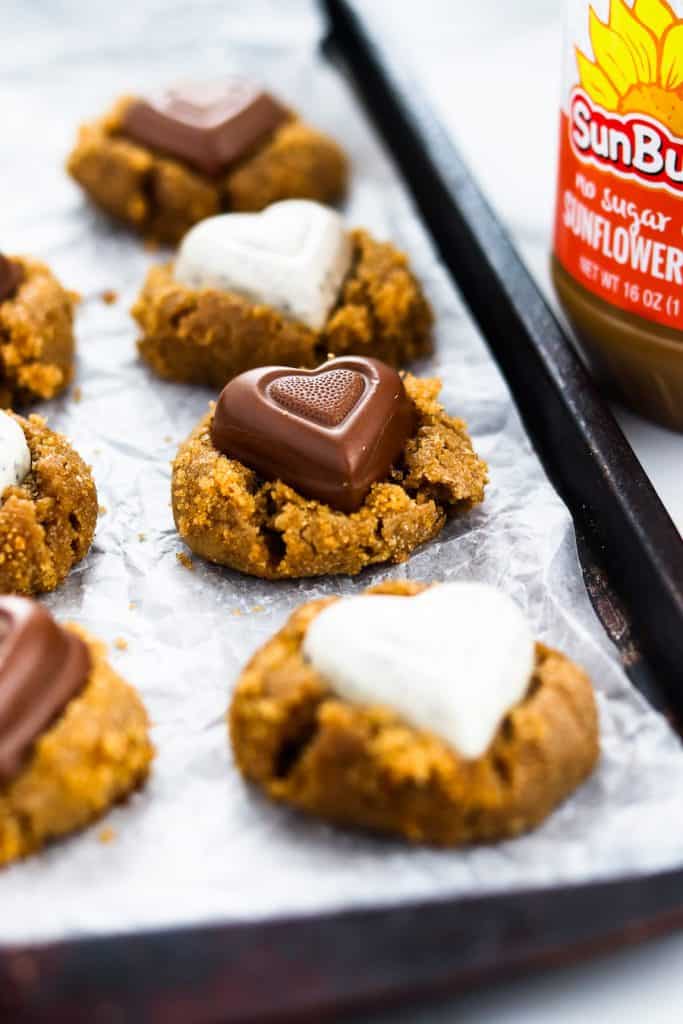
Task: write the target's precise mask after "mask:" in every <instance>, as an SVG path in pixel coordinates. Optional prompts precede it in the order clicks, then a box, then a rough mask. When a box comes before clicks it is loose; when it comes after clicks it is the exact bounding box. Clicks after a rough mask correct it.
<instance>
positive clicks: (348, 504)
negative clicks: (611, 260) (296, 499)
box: [211, 356, 416, 512]
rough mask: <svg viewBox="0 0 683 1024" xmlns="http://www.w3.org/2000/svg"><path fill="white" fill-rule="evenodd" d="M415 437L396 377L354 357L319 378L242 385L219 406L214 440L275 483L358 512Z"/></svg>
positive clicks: (294, 375) (255, 376) (269, 372)
mask: <svg viewBox="0 0 683 1024" xmlns="http://www.w3.org/2000/svg"><path fill="white" fill-rule="evenodd" d="M415 429H416V412H415V407H414V406H413V404H412V402H411V401H410V399H409V398H408V395H407V394H406V391H405V388H404V386H403V381H402V380H401V378H400V377H399V375H398V374H397V373H396V371H395V370H393V369H392V368H391V367H390V366H387V365H386V364H385V363H382V362H380V361H379V360H378V359H363V358H354V357H351V356H349V357H344V358H342V359H333V360H332V361H331V362H329V363H326V364H325V365H324V366H321V367H319V368H318V369H317V370H292V369H290V368H289V367H284V366H268V367H262V368H260V369H257V370H249V371H248V372H247V373H242V374H240V375H239V376H238V377H235V378H234V379H233V380H231V381H230V383H229V384H227V385H226V387H225V388H224V389H223V391H222V393H221V396H220V398H219V399H218V404H217V405H216V411H215V413H214V417H213V422H212V424H211V440H212V441H213V444H214V446H215V447H216V448H217V449H218V450H219V451H221V452H223V453H224V454H225V455H227V456H229V457H230V458H233V459H238V460H239V461H240V462H243V463H244V464H245V465H247V466H249V467H250V468H251V469H253V470H255V471H256V472H257V473H259V474H260V475H261V476H263V477H265V478H266V479H267V480H283V481H284V482H285V483H287V484H289V485H290V486H291V487H293V488H294V489H295V490H297V491H299V492H300V493H301V494H304V495H306V496H307V497H309V498H315V499H317V500H318V501H322V502H325V503H326V504H328V505H331V506H332V507H333V508H337V509H340V510H341V511H343V512H354V511H355V510H356V509H358V508H359V506H360V505H361V504H362V502H363V499H364V498H365V496H366V495H367V493H368V491H369V490H370V487H371V486H372V484H373V483H375V481H377V480H382V479H384V478H385V477H386V476H387V474H388V473H389V470H390V468H391V466H392V464H393V463H394V462H395V461H396V459H397V458H398V457H399V456H400V454H401V452H402V451H403V448H404V447H405V443H406V441H407V440H408V438H409V437H411V436H412V434H413V433H414V432H415Z"/></svg>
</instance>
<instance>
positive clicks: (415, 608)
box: [303, 582, 535, 758]
mask: <svg viewBox="0 0 683 1024" xmlns="http://www.w3.org/2000/svg"><path fill="white" fill-rule="evenodd" d="M303 650H304V654H305V655H306V657H307V658H308V660H309V661H310V662H311V664H312V665H313V666H314V668H316V669H317V671H318V672H320V674H321V675H322V676H323V678H324V679H326V680H327V682H329V684H330V686H331V688H332V689H333V690H334V692H335V693H336V694H338V695H339V696H340V697H343V698H344V699H346V700H348V701H351V702H352V703H357V704H365V705H374V704H379V705H386V706H388V707H391V708H393V709H394V710H395V711H397V712H398V713H399V714H400V715H402V717H403V718H405V720H406V721H407V722H410V723H411V724H412V725H414V726H415V727H417V728H418V729H428V730H429V731H430V732H433V733H435V734H436V735H437V736H441V737H442V738H443V739H444V740H445V741H446V742H447V743H448V744H450V746H452V747H453V748H454V749H455V750H457V751H458V753H460V754H461V755H462V756H463V757H466V758H476V757H480V756H481V755H482V754H484V753H485V752H486V750H487V748H488V746H489V744H490V743H491V741H492V739H493V738H494V736H495V734H496V730H497V729H498V727H499V725H500V723H501V721H502V720H503V718H504V717H505V715H506V713H507V712H508V711H509V710H510V708H511V707H512V706H513V705H514V704H516V703H517V702H518V701H520V700H521V699H522V698H523V697H524V695H525V693H526V691H527V689H528V686H529V681H530V679H531V674H532V672H533V669H534V662H535V643H534V635H533V633H532V631H531V627H530V625H529V623H528V622H527V620H526V618H525V616H524V614H523V613H522V611H521V609H520V608H519V607H518V606H517V605H516V604H515V602H514V601H513V600H512V599H511V598H509V597H508V596H507V595H506V594H504V593H503V592H502V591H500V590H497V589H496V588H495V587H491V586H488V585H487V584H484V583H470V582H458V583H444V584H441V585H440V586H436V587H431V588H430V589H429V590H425V591H424V592H423V593H422V594H419V595H418V596H417V597H392V596H387V595H382V594H366V595H360V596H358V597H350V598H343V599H341V600H339V601H335V602H334V604H331V605H329V606H328V607H327V608H325V609H323V611H322V612H321V613H320V614H319V615H318V616H317V617H316V618H315V619H314V620H313V622H312V623H311V625H310V627H309V629H308V632H307V634H306V637H305V640H304V647H303Z"/></svg>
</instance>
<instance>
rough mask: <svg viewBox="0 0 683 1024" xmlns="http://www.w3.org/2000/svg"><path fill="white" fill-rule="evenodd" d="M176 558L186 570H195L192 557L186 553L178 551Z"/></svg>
mask: <svg viewBox="0 0 683 1024" xmlns="http://www.w3.org/2000/svg"><path fill="white" fill-rule="evenodd" d="M176 558H177V559H178V561H179V562H180V564H181V565H182V566H184V567H185V568H186V569H190V570H192V569H194V562H193V561H192V559H191V558H190V556H189V555H188V554H186V553H185V552H184V551H178V552H177V554H176Z"/></svg>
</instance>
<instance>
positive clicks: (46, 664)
mask: <svg viewBox="0 0 683 1024" xmlns="http://www.w3.org/2000/svg"><path fill="white" fill-rule="evenodd" d="M0 626H1V627H2V629H1V639H0V866H4V865H7V864H9V863H11V862H12V861H15V860H19V859H20V858H22V857H26V856H28V855H29V854H31V853H35V852H36V851H37V850H39V849H40V848H41V847H42V846H44V845H45V844H46V843H47V842H48V841H50V840H52V839H56V838H58V837H60V836H64V835H67V834H68V833H71V832H75V831H77V830H78V829H82V828H84V827H85V826H86V825H88V824H90V823H91V822H92V821H95V820H96V819H97V818H99V817H100V816H101V815H102V814H103V813H104V812H105V811H106V810H108V809H109V808H110V807H111V806H112V805H113V804H115V803H117V802H119V801H120V800H122V799H123V798H124V797H126V796H127V795H128V794H130V793H131V792H132V791H133V790H135V789H137V788H138V787H139V786H140V785H141V784H142V782H143V781H144V780H145V778H146V777H147V774H148V771H149V766H150V763H151V761H152V758H153V756H154V751H153V748H152V745H151V743H150V741H149V736H148V728H149V723H148V719H147V714H146V712H145V709H144V707H143V705H142V702H141V701H140V698H139V697H138V695H137V693H136V692H135V690H134V689H133V688H132V687H131V686H129V685H128V684H127V683H125V682H124V681H123V679H121V677H120V676H118V675H117V674H116V673H115V672H114V670H113V669H112V668H111V666H110V665H109V663H108V661H107V659H106V656H105V649H104V647H103V645H102V644H100V643H98V642H97V641H96V640H94V639H93V638H92V637H90V636H88V634H87V633H86V632H85V631H84V630H81V629H79V628H78V627H77V626H74V625H67V626H64V627H62V626H59V625H58V624H57V623H56V622H55V621H54V619H53V618H52V616H51V615H50V614H49V612H47V610H46V609H44V608H42V607H41V606H40V605H39V604H37V603H36V602H35V601H30V600H28V599H26V598H20V597H2V598H0Z"/></svg>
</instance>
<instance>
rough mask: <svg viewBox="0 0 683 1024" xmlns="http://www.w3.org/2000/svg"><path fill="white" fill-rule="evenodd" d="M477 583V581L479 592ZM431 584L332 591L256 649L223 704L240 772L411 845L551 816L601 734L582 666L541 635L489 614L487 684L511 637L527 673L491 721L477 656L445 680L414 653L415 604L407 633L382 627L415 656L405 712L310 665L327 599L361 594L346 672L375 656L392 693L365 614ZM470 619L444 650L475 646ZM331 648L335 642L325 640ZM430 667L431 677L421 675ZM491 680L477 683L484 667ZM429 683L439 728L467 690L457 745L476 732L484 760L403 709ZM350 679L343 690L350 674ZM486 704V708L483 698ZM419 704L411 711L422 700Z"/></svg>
mask: <svg viewBox="0 0 683 1024" xmlns="http://www.w3.org/2000/svg"><path fill="white" fill-rule="evenodd" d="M447 586H448V587H453V586H455V587H456V588H457V587H459V586H462V585H461V584H454V585H453V584H449V585H447ZM464 586H465V587H466V588H467V587H469V586H472V585H468V584H465V585H464ZM481 587H482V585H474V594H475V595H476V594H477V592H478V589H479V590H481ZM433 589H434V590H435V591H436V590H442V589H444V588H442V587H434V588H433ZM488 589H489V590H491V589H492V588H488ZM425 593H426V589H425V585H424V584H416V583H408V582H401V581H395V582H390V583H386V584H384V585H382V586H380V587H375V588H373V589H372V590H370V591H367V592H366V594H368V595H373V596H372V597H371V598H367V597H366V598H351V599H342V600H341V601H340V600H339V599H337V598H329V599H324V600H319V601H313V602H310V603H309V604H306V605H303V606H302V607H300V608H299V609H298V610H297V611H295V612H294V613H293V615H292V616H291V617H290V619H289V620H288V622H287V623H286V624H285V626H284V627H283V628H282V629H281V630H280V631H279V632H278V633H277V634H276V635H275V636H274V637H272V638H271V639H270V640H269V641H268V642H267V643H266V644H265V645H264V646H263V647H262V648H261V649H260V650H259V651H257V653H256V654H255V655H254V656H253V658H252V659H251V661H250V662H249V664H248V665H247V667H246V668H245V670H244V672H243V673H242V676H241V677H240V679H239V682H238V685H237V688H236V690H235V693H234V696H233V699H232V704H231V707H230V712H229V726H230V738H231V741H232V747H233V751H234V755H235V760H236V762H237V766H238V768H239V770H240V771H241V772H242V774H243V775H244V776H245V778H246V779H248V780H249V781H250V782H254V783H256V784H257V785H259V786H260V787H261V788H262V789H263V790H264V791H265V792H266V793H267V794H268V796H270V797H271V798H272V799H274V800H277V801H282V802H284V803H287V804H290V805H292V806H293V807H296V808H298V809H300V810H302V811H305V812H307V813H309V814H312V815H316V816H319V817H321V818H324V819H326V820H328V821H330V822H333V823H336V824H339V825H344V826H353V827H358V828H363V829H369V830H372V831H377V832H384V833H394V834H397V835H400V836H403V837H405V838H406V839H408V840H410V841H412V842H416V843H430V844H435V845H439V846H459V845H463V844H466V843H473V842H481V841H492V840H497V839H503V838H506V837H511V836H516V835H518V834H520V833H521V832H524V831H526V830H528V829H530V828H533V827H534V826H536V825H538V824H539V823H540V822H541V821H543V819H544V818H545V817H546V816H547V815H548V814H549V813H550V812H551V811H552V810H553V809H554V808H555V807H556V806H557V805H558V804H559V803H560V802H561V801H562V800H564V799H565V798H566V797H567V796H568V795H569V794H570V793H571V792H572V791H573V790H574V789H575V787H577V786H578V785H579V784H580V783H581V782H582V781H583V780H584V779H586V778H587V777H588V775H590V773H591V771H592V770H593V768H594V766H595V764H596V761H597V758H598V754H599V740H598V720H597V711H596V704H595V698H594V695H593V690H592V687H591V684H590V681H589V679H588V677H587V676H586V675H585V673H584V672H583V671H582V670H581V669H580V668H579V667H578V666H577V665H575V664H574V663H573V662H571V661H570V660H569V659H568V658H567V657H565V656H564V655H563V654H561V653H559V652H558V651H554V650H551V649H550V648H548V647H545V646H544V645H543V644H535V645H534V643H533V635H532V636H531V637H529V636H528V635H527V636H526V637H525V636H522V638H521V642H520V640H519V638H518V637H515V635H514V632H513V633H510V631H509V630H508V631H507V635H506V636H504V637H503V638H502V641H501V628H500V623H499V622H498V621H491V622H490V623H489V624H488V631H489V635H490V640H489V643H488V650H489V653H490V654H491V657H490V659H489V664H488V670H489V682H490V681H491V680H494V679H495V678H496V674H495V672H497V673H500V672H501V671H503V670H504V669H505V667H506V665H509V660H508V659H507V658H504V659H502V660H501V658H500V657H499V658H498V662H496V660H495V659H496V656H497V652H496V646H495V645H496V643H501V642H503V643H504V644H505V651H506V653H507V652H512V654H511V657H512V659H513V660H514V662H515V663H516V664H517V665H518V666H521V668H523V667H524V665H525V664H526V662H525V659H526V658H528V659H529V664H528V677H527V678H526V679H525V677H524V674H523V673H522V674H521V675H519V677H518V680H517V683H516V684H515V685H517V686H518V683H519V682H520V681H521V683H522V685H521V687H519V686H518V688H517V690H516V693H517V694H518V697H517V699H510V693H508V696H507V698H506V699H505V700H504V701H503V703H502V704H501V705H499V707H498V718H497V720H496V716H495V715H494V716H493V717H491V714H490V712H491V707H490V697H491V693H490V692H488V694H487V693H485V692H482V690H483V687H480V686H478V685H477V684H478V682H479V680H478V672H479V668H478V667H477V666H476V659H475V660H474V661H471V667H470V672H469V676H468V678H465V679H464V680H463V678H462V677H461V678H458V676H457V670H456V669H453V670H451V671H450V672H449V671H448V668H446V671H444V672H443V673H442V675H441V676H440V674H439V671H438V669H439V666H436V667H435V666H434V664H433V663H432V660H431V658H430V656H429V655H426V654H425V652H424V651H422V652H420V654H421V656H416V653H417V651H418V650H419V648H417V649H416V648H415V646H414V638H413V637H412V636H411V630H412V629H416V628H418V627H417V617H418V609H417V607H416V606H412V607H408V608H407V609H406V611H405V612H404V613H403V612H402V613H400V616H399V617H400V620H401V622H400V626H397V625H396V624H394V626H393V628H394V629H396V630H399V629H400V630H401V635H400V636H398V638H397V639H396V638H393V637H392V636H391V631H389V633H388V634H386V631H385V635H384V643H385V644H386V642H387V638H389V639H391V640H392V644H393V650H394V652H396V650H397V649H398V655H394V657H395V660H398V661H400V659H401V658H402V657H404V656H405V657H407V658H410V655H411V654H412V658H410V660H409V661H406V660H405V657H404V661H403V665H402V666H401V665H400V664H399V667H398V672H399V673H400V672H401V671H402V673H403V675H402V676H400V674H399V676H397V677H396V678H397V680H398V679H399V678H402V680H403V683H404V684H405V685H404V688H402V689H398V688H395V689H394V691H393V693H394V696H395V699H397V700H398V698H399V695H400V696H401V697H402V700H403V705H404V713H403V714H401V713H399V712H397V710H396V708H395V707H392V706H391V704H390V703H389V702H388V701H385V702H383V703H376V702H364V701H362V700H350V699H348V697H345V696H342V695H340V693H339V692H337V690H336V689H335V685H339V681H341V680H342V679H343V676H339V680H338V681H337V683H336V684H335V683H331V681H330V679H329V678H327V677H325V676H324V675H323V674H321V672H320V671H319V670H318V669H317V668H316V666H314V664H312V662H311V659H310V656H309V649H308V646H307V645H308V641H310V638H311V635H312V632H313V626H314V623H315V622H316V620H317V619H318V617H319V616H322V614H323V613H325V612H326V611H327V612H328V613H329V612H330V611H332V606H333V605H337V604H339V605H341V604H342V603H344V602H349V601H352V602H358V601H359V600H360V601H365V602H366V606H365V607H364V608H363V609H362V611H363V613H364V616H363V618H364V621H365V623H366V626H367V628H366V633H367V638H366V641H365V644H366V648H367V650H366V655H367V662H365V661H363V660H362V659H361V661H360V663H357V664H356V671H357V678H356V679H355V680H354V678H353V673H352V674H351V677H350V681H351V683H354V682H355V683H356V684H358V682H359V680H360V682H362V681H363V679H362V677H363V671H364V668H366V667H369V671H370V675H372V672H373V671H377V669H378V666H380V665H381V666H383V671H384V677H385V692H387V691H386V683H387V676H389V675H390V673H391V671H392V665H391V658H392V655H391V653H390V654H387V651H386V649H385V648H381V649H380V652H379V654H378V655H377V660H376V663H375V664H374V665H373V662H372V657H373V652H372V647H371V645H372V642H373V630H374V629H375V628H376V616H375V615H374V613H373V611H372V609H371V608H370V609H369V610H368V606H369V602H370V600H375V597H376V596H384V597H386V596H390V597H393V598H394V602H395V600H396V599H400V600H401V601H403V600H406V601H407V602H408V601H412V600H415V598H416V596H417V595H421V594H425ZM484 596H485V595H484ZM468 597H469V595H468V594H467V593H465V594H463V595H461V598H463V599H465V600H467V599H468ZM486 600H487V601H490V598H486ZM496 600H497V599H496ZM506 600H507V601H508V602H509V599H506ZM460 603H461V605H462V600H461V601H460ZM510 603H511V602H510ZM501 607H504V605H502V606H501ZM413 608H414V612H413ZM334 610H335V611H337V610H338V609H336V608H335V609H334ZM342 611H343V609H342ZM389 611H390V613H392V612H393V609H390V610H389ZM430 611H431V609H430ZM513 614H514V613H513ZM519 614H521V613H519ZM356 615H357V612H356ZM413 615H415V619H413ZM422 615H423V617H424V612H423V613H422ZM466 617H467V618H468V620H470V621H467V622H465V621H462V620H459V619H457V618H456V620H455V621H452V622H450V625H449V627H448V632H447V633H444V634H442V636H441V645H440V646H443V645H445V644H448V642H449V640H448V637H449V636H450V638H451V640H450V642H451V644H452V648H451V650H453V651H455V652H456V664H457V663H458V658H457V653H458V650H457V649H458V646H460V648H466V647H467V644H466V643H463V641H466V640H467V637H466V636H465V631H466V630H467V628H468V626H469V625H470V624H471V619H472V617H471V616H466ZM379 619H380V620H381V616H380V617H379ZM321 621H322V619H321V620H320V622H321ZM389 621H391V620H389ZM449 621H450V620H449ZM411 622H413V626H412V627H411ZM338 625H339V623H338ZM382 628H383V627H381V626H380V632H381V629H382ZM360 632H361V633H362V632H363V630H360ZM503 632H505V630H503ZM522 632H523V630H522ZM318 639H319V640H320V639H321V637H319V638H318ZM353 642H354V637H349V636H348V634H346V635H345V636H344V637H343V642H342V643H339V644H337V645H336V647H337V651H340V650H344V649H345V648H348V647H349V646H350V645H352V644H353ZM411 644H413V648H414V649H413V650H412V651H411ZM515 645H516V646H515ZM486 647H487V645H486V644H484V648H486ZM312 649H313V650H314V649H315V648H314V647H313V648H312ZM319 650H320V647H319ZM324 650H325V651H328V650H329V644H328V643H325V645H324ZM438 650H439V645H437V647H436V648H433V650H432V654H433V655H438ZM476 653H477V652H475V654H476ZM484 654H486V651H485V650H484ZM498 654H500V652H498ZM422 655H424V657H423V656H422ZM520 659H521V660H520ZM328 660H329V659H328ZM460 661H461V663H462V659H460ZM501 666H502V667H501ZM347 667H348V666H347ZM393 667H394V668H395V667H396V666H395V665H394V666H393ZM485 668H486V666H485ZM494 669H495V672H494V673H493V675H491V672H492V671H493V670H494ZM423 671H424V672H426V673H427V674H426V676H425V678H422V673H423ZM430 672H431V679H430V678H429V673H430ZM366 674H367V673H366ZM381 676H382V672H379V677H381ZM484 676H485V678H484V680H483V681H485V680H486V674H485V672H484ZM470 677H471V678H470ZM377 678H378V676H375V679H377ZM427 683H431V685H432V687H433V689H432V692H431V697H432V699H434V700H435V701H436V713H435V712H434V710H433V709H432V719H433V721H434V725H435V728H436V729H439V730H440V731H447V727H448V726H449V725H451V726H452V724H453V723H452V722H449V719H450V718H451V717H453V716H452V713H453V711H454V710H455V711H457V710H459V709H458V701H460V710H462V708H463V707H465V704H464V700H465V697H469V700H470V702H471V705H472V707H471V710H472V711H473V713H474V714H473V721H470V723H469V726H467V723H465V728H463V722H462V721H461V722H460V723H457V722H456V724H459V726H460V729H461V733H460V734H461V736H462V742H463V745H465V746H466V745H468V744H470V745H471V744H472V743H473V740H476V742H475V743H474V746H475V747H476V749H477V750H478V753H477V755H476V756H464V755H463V753H462V751H461V750H459V749H458V748H457V747H456V746H454V745H453V744H452V743H450V742H447V741H446V740H444V738H443V736H442V735H440V734H439V732H437V731H435V729H427V728H424V727H421V726H419V725H415V724H414V723H413V722H412V721H411V719H410V717H409V716H408V715H407V714H406V713H405V708H406V707H408V706H409V701H408V700H407V698H406V693H405V690H412V692H413V694H414V695H416V696H417V697H418V698H419V695H420V693H421V687H422V686H423V685H425V684H427ZM463 684H464V685H463ZM344 685H345V687H346V689H347V690H348V688H349V679H346V680H345V681H344ZM489 690H490V687H489ZM494 690H495V687H494ZM388 692H390V691H388ZM484 697H487V698H488V700H484ZM478 700H480V701H481V707H478V706H477V701H478ZM415 709H416V710H415V714H416V715H417V710H418V709H419V700H418V701H417V702H416V704H415ZM421 710H422V713H423V715H424V714H425V713H427V714H428V713H429V708H428V706H426V705H425V704H424V703H423V705H422V708H421ZM487 714H488V723H487V729H486V730H485V733H484V734H483V740H482V734H481V733H480V734H479V735H478V736H477V735H476V726H477V723H478V722H480V721H481V718H482V715H483V717H484V718H486V715H487ZM456 717H457V716H456ZM442 723H445V725H442ZM473 725H474V730H473V728H472V726H473ZM468 728H469V731H468ZM489 737H490V738H489Z"/></svg>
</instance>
